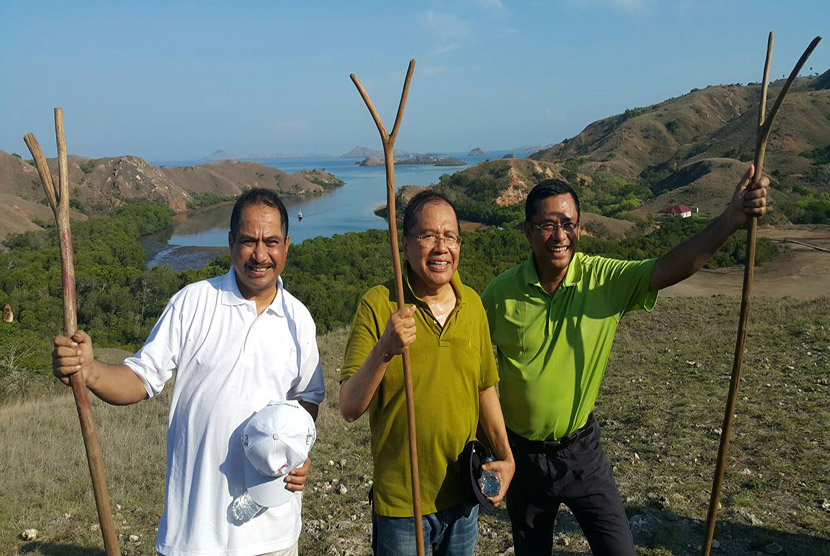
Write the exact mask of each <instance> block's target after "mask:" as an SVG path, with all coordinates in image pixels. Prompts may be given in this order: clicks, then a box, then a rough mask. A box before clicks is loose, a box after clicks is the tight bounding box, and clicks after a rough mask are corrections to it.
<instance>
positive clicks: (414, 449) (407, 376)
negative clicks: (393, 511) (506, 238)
mask: <svg viewBox="0 0 830 556" xmlns="http://www.w3.org/2000/svg"><path fill="white" fill-rule="evenodd" d="M414 71H415V60H414V59H412V60H410V61H409V68H408V69H407V70H406V79H405V80H404V83H403V92H402V93H401V101H400V103H399V104H398V114H397V115H396V116H395V125H394V126H392V133H391V134H389V133H387V132H386V127H385V126H384V125H383V121H382V120H381V119H380V115H379V114H378V112H377V110H375V105H374V104H372V99H370V98H369V93H367V92H366V89H364V88H363V84H362V83H361V82H360V79H358V78H357V76H356V75H355V74H351V75H350V76H349V77H351V78H352V81H353V82H354V85H355V87H357V90H358V92H359V93H360V96H361V97H362V98H363V102H365V103H366V108H368V109H369V113H370V114H372V119H373V120H375V125H377V126H378V132H379V133H380V139H381V141H382V142H383V158H384V163H385V166H386V211H387V212H388V213H389V218H388V219H389V243H390V244H391V246H392V261H393V264H394V267H395V290H396V292H395V293H396V296H397V301H398V310H401V309H403V308H404V300H403V275H402V274H401V258H400V254H399V253H398V224H397V222H396V217H395V160H394V151H395V138H396V137H397V136H398V129H400V127H401V120H403V110H404V108H405V107H406V97H407V96H409V83H410V82H411V81H412V73H413V72H414ZM402 357H403V379H404V387H405V392H406V420H407V424H408V425H409V462H410V470H411V473H412V513H413V519H414V520H415V542H416V545H417V550H418V556H424V529H423V524H422V523H421V487H420V480H419V479H418V446H417V440H416V436H415V399H414V396H413V394H412V367H411V365H410V360H409V350H408V349H404V351H403V354H402Z"/></svg>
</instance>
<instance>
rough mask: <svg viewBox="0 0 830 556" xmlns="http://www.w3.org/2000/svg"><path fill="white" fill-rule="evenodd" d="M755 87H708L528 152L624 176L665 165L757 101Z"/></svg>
mask: <svg viewBox="0 0 830 556" xmlns="http://www.w3.org/2000/svg"><path fill="white" fill-rule="evenodd" d="M759 90H760V88H759V87H741V86H738V85H728V86H720V87H708V88H706V89H700V90H695V91H692V92H691V93H689V94H687V95H683V96H681V97H678V98H674V99H670V100H667V101H664V102H661V103H659V104H655V105H653V106H648V107H645V108H635V109H632V110H626V111H625V112H624V113H622V114H617V115H616V116H611V117H609V118H605V119H603V120H599V121H597V122H594V123H592V124H590V125H589V126H588V127H586V128H585V130H583V131H582V133H580V134H579V135H577V136H576V137H574V138H572V139H569V140H566V141H563V142H562V143H559V144H557V145H554V146H553V147H551V148H550V149H545V150H543V151H539V152H538V153H535V154H533V155H531V158H533V159H534V160H544V161H548V162H564V161H565V160H567V159H572V158H582V159H584V165H583V166H582V169H583V171H587V172H594V171H597V170H604V171H607V172H610V173H612V174H614V175H617V176H621V177H624V178H628V179H635V178H637V177H638V176H639V175H640V173H641V172H642V171H643V170H645V169H646V168H648V167H650V166H655V165H658V164H662V163H665V162H666V161H668V160H670V159H672V158H673V157H674V155H675V154H676V153H677V152H678V151H679V150H680V149H681V148H682V147H683V146H684V145H687V144H690V143H695V142H697V141H700V140H702V139H704V138H706V137H708V136H709V135H711V134H712V133H714V132H715V131H717V130H719V129H720V128H721V127H723V125H724V124H726V123H727V122H729V121H731V120H733V119H735V118H736V117H738V116H740V115H741V114H743V113H745V112H746V111H747V110H748V109H749V108H750V107H751V106H753V105H755V104H757V102H758V93H759Z"/></svg>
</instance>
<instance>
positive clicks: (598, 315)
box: [481, 253, 657, 440]
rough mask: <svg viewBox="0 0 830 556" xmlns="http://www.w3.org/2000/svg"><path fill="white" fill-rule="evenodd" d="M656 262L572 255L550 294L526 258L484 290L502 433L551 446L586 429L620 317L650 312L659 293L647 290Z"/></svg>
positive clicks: (532, 264)
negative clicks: (495, 359) (495, 360)
mask: <svg viewBox="0 0 830 556" xmlns="http://www.w3.org/2000/svg"><path fill="white" fill-rule="evenodd" d="M656 262H657V259H649V260H645V261H621V260H616V259H608V258H605V257H594V256H589V255H585V254H584V253H576V254H574V258H573V259H572V260H571V263H570V265H569V266H568V271H567V273H566V275H565V278H564V280H563V281H562V283H561V284H560V285H559V287H558V288H557V289H556V291H555V292H554V293H553V295H550V294H549V293H547V292H546V291H545V290H544V289H543V288H542V286H541V284H540V283H539V277H538V276H537V274H536V267H535V265H534V260H533V255H531V256H530V258H528V259H527V260H526V261H525V262H523V263H522V264H520V265H519V266H517V267H514V268H512V269H510V270H508V271H506V272H503V273H502V274H500V275H499V276H497V277H496V278H494V279H493V281H492V282H490V284H488V285H487V287H486V288H485V289H484V292H483V293H482V296H481V299H482V302H483V303H484V307H485V310H486V311H487V317H488V319H489V321H490V335H491V337H492V339H493V343H494V344H496V347H497V350H498V361H499V377H500V379H501V380H500V383H499V395H500V397H501V406H502V412H503V413H504V421H505V424H506V425H507V428H509V429H510V430H512V431H513V432H515V433H517V434H519V435H521V436H523V437H525V438H528V439H531V440H549V439H558V438H562V437H563V436H567V435H568V434H570V433H572V432H574V431H576V430H577V429H579V428H580V427H582V426H583V425H584V424H585V423H586V421H587V420H588V415H589V414H590V413H591V411H592V410H593V408H594V402H595V401H596V399H597V393H598V392H599V387H600V384H601V383H602V377H603V374H604V373H605V366H606V364H607V363H608V356H609V354H610V353H611V346H612V344H613V342H614V334H615V333H616V330H617V325H618V324H619V321H620V318H622V316H623V315H624V314H625V313H627V312H628V311H633V310H637V309H645V310H646V311H651V310H652V309H653V308H654V304H655V302H656V301H657V292H656V291H653V292H652V291H649V289H648V285H649V281H650V280H651V272H652V270H653V269H654V264H655V263H656Z"/></svg>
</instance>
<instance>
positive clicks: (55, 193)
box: [23, 108, 120, 556]
mask: <svg viewBox="0 0 830 556" xmlns="http://www.w3.org/2000/svg"><path fill="white" fill-rule="evenodd" d="M55 136H56V137H57V142H58V176H59V180H58V181H57V182H56V181H55V180H54V178H53V177H52V174H51V172H50V171H49V166H48V165H47V164H46V157H44V156H43V151H42V150H41V148H40V145H39V144H38V142H37V139H35V136H34V134H33V133H27V134H26V136H25V137H24V138H23V140H24V141H25V142H26V146H27V147H29V152H31V153H32V158H34V161H35V165H36V166H37V171H38V174H40V181H41V182H42V184H43V190H44V191H45V192H46V198H47V199H48V200H49V206H51V207H52V213H54V215H55V222H57V225H58V235H59V237H60V246H61V281H62V282H63V322H64V328H65V329H66V336H67V337H71V336H72V335H73V334H74V333H75V331H76V330H77V329H78V318H77V310H76V307H77V298H76V293H75V261H74V259H75V257H74V255H73V251H72V232H71V230H70V229H69V166H68V164H67V158H66V135H65V133H64V128H63V108H55ZM70 383H71V385H72V393H73V394H74V395H75V407H76V408H77V409H78V419H80V422H81V434H82V435H83V438H84V447H85V448H86V459H87V463H89V474H90V475H91V476H92V491H93V493H94V494H95V505H96V507H97V509H98V521H99V522H100V524H101V534H102V535H103V537H104V548H105V549H106V552H107V556H118V555H119V554H120V549H119V548H118V538H117V537H116V534H115V526H114V525H113V521H112V514H111V513H110V504H109V496H108V495H107V482H106V478H105V476H104V461H103V458H102V456H101V446H100V445H99V444H98V434H97V432H96V431H95V422H94V421H93V419H92V408H91V407H90V405H89V395H88V394H87V391H86V385H85V384H84V380H83V377H82V376H81V375H80V373H75V374H73V375H72V376H71V378H70Z"/></svg>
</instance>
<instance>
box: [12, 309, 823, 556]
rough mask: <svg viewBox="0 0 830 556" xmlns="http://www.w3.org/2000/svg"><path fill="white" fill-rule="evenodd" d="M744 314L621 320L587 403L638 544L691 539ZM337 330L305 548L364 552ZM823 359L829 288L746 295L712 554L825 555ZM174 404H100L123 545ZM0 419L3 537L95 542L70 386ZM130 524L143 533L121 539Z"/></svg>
mask: <svg viewBox="0 0 830 556" xmlns="http://www.w3.org/2000/svg"><path fill="white" fill-rule="evenodd" d="M737 315H738V300H737V299H735V298H726V297H713V298H683V299H680V298H672V299H662V300H661V301H660V302H659V303H658V306H657V309H656V310H655V312H654V314H652V315H645V314H632V315H630V316H627V317H626V318H625V319H624V320H623V324H622V325H621V327H620V332H619V334H618V338H617V342H616V345H615V347H614V352H613V354H612V360H611V364H610V365H609V369H608V373H607V375H606V379H605V384H604V386H603V388H602V391H601V393H600V397H599V405H598V411H597V413H598V416H599V419H600V421H601V423H602V424H603V434H604V436H605V442H604V445H605V449H606V452H607V453H608V454H609V457H610V458H611V460H612V461H613V462H614V463H615V464H616V472H617V479H618V482H619V484H620V489H621V492H622V495H623V497H624V498H625V499H626V503H627V510H628V511H629V514H630V515H631V516H634V515H639V516H642V517H641V518H640V519H646V520H647V523H648V526H647V528H646V529H645V530H644V531H642V532H638V533H637V535H636V536H635V539H636V541H637V545H638V553H639V554H641V555H650V556H655V555H666V554H678V555H680V554H696V553H697V546H698V545H699V544H700V541H701V538H702V520H703V519H704V517H705V513H706V507H707V504H708V491H709V489H710V488H711V481H712V471H713V469H714V460H715V456H716V453H717V441H718V435H717V433H716V432H714V430H715V429H717V428H718V427H720V426H721V421H722V418H723V406H724V400H725V397H726V391H727V387H728V381H729V372H730V366H731V357H732V350H733V349H734V341H735V340H734V334H735V325H736V321H737ZM345 338H346V331H345V330H338V331H335V332H332V333H330V334H328V335H326V336H324V337H321V338H320V349H321V355H322V358H323V366H324V369H325V372H326V382H327V386H328V398H327V400H326V401H325V402H324V403H323V405H322V407H321V411H320V417H319V420H318V427H319V439H320V441H319V442H318V444H317V446H315V448H314V452H313V453H312V457H313V459H314V465H313V467H312V476H311V478H310V483H309V489H308V491H307V494H306V496H305V507H304V521H305V529H304V533H303V535H302V537H301V541H300V542H301V549H302V550H301V552H302V553H303V554H310V555H317V554H341V555H342V554H352V555H358V554H368V553H369V535H370V517H369V512H370V508H369V505H368V503H367V494H368V490H369V486H370V480H371V459H370V457H369V431H368V420H367V419H366V418H362V419H359V420H358V421H357V422H356V423H353V424H347V423H346V422H345V421H343V420H342V418H341V417H340V414H339V411H338V408H337V392H338V386H337V375H338V369H339V367H340V361H341V359H342V352H343V348H344V345H345ZM828 371H830V300H828V299H826V298H825V299H819V300H816V301H809V302H801V301H794V300H786V299H785V300H771V301H767V300H757V301H755V302H754V306H753V312H752V317H751V325H750V336H749V341H748V351H747V356H746V364H745V368H744V375H743V377H744V378H743V379H742V385H741V392H740V397H739V403H738V407H737V419H736V422H735V428H734V435H733V440H732V445H731V448H730V457H729V466H728V469H727V475H726V479H725V488H724V494H723V499H722V506H723V507H722V509H721V510H720V514H719V517H720V521H719V527H718V531H717V536H716V538H717V539H718V540H719V542H720V549H719V551H718V552H716V554H717V553H720V554H730V555H737V556H744V555H746V556H748V555H752V554H756V553H758V552H761V553H763V551H764V547H765V546H767V545H768V544H769V543H771V542H776V543H778V544H779V545H781V546H782V547H783V548H784V553H785V554H799V555H820V554H828V546H830V513H828V512H827V511H826V510H825V509H823V508H822V503H824V502H825V500H826V499H828V498H830V463H829V462H828V459H827V457H826V453H827V451H828V448H830V441H828V433H827V430H826V423H828V422H830V407H828V404H827V397H828V393H829V392H830V374H829V373H828ZM168 389H169V388H168ZM167 404H168V398H167V396H162V399H158V400H152V401H150V402H145V403H141V404H138V405H136V406H132V407H127V408H123V407H109V406H105V405H104V404H101V403H94V404H93V411H94V414H95V418H96V422H97V423H98V428H99V433H100V435H101V444H102V446H103V450H104V457H105V465H106V471H107V477H108V483H109V491H110V498H111V502H112V505H113V507H114V508H116V510H115V516H116V525H117V528H118V532H119V534H120V535H122V549H123V550H124V551H126V553H128V554H152V553H153V543H154V539H155V528H156V525H157V521H158V518H159V516H160V514H161V510H162V502H163V488H164V472H165V464H164V457H165V455H164V438H165V427H166V416H167ZM0 435H2V438H3V443H2V444H0V462H2V463H3V468H4V469H3V474H2V478H0V553H2V554H18V553H29V554H44V555H64V554H66V555H69V554H89V553H94V552H96V551H98V550H99V548H98V547H100V546H101V539H100V533H99V531H97V529H96V521H97V520H96V516H95V510H94V502H93V499H92V494H91V488H90V481H89V474H88V471H87V469H86V464H85V458H84V455H83V448H82V446H81V440H80V435H79V434H78V425H77V417H76V415H75V410H74V407H73V403H72V400H71V395H70V394H69V393H68V391H67V392H62V393H60V394H59V395H56V396H51V395H50V396H48V397H41V398H38V399H30V400H26V401H20V402H14V403H9V404H6V405H3V406H0ZM341 484H342V485H343V486H345V487H346V491H345V493H343V494H341V493H340V485H341ZM116 504H118V506H116ZM119 507H120V509H117V508H119ZM560 515H561V517H560V520H559V525H558V528H557V541H556V545H555V549H556V551H555V553H556V554H573V553H577V554H587V553H588V547H587V544H586V543H585V541H584V539H583V537H582V535H581V533H580V532H579V529H578V527H577V526H576V523H575V521H574V520H573V518H572V516H571V515H570V514H568V513H567V512H565V511H563V512H561V514H560ZM27 528H36V529H38V530H39V532H40V533H39V537H38V540H36V541H32V542H27V541H23V540H22V539H20V538H19V535H20V533H21V532H22V531H23V530H24V529H27ZM480 532H481V535H480V539H479V543H478V553H479V554H482V555H484V554H487V555H489V554H500V553H502V552H504V551H505V550H507V549H508V548H509V547H510V546H511V540H510V534H509V526H508V523H507V518H506V515H505V513H504V512H503V511H502V512H499V513H497V514H495V515H494V516H485V517H483V518H482V520H481V522H480ZM129 535H138V537H139V540H138V541H137V542H129V541H127V540H124V539H127V537H128V536H129ZM566 543H567V544H566Z"/></svg>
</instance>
